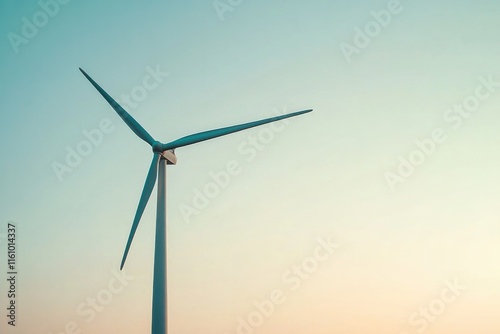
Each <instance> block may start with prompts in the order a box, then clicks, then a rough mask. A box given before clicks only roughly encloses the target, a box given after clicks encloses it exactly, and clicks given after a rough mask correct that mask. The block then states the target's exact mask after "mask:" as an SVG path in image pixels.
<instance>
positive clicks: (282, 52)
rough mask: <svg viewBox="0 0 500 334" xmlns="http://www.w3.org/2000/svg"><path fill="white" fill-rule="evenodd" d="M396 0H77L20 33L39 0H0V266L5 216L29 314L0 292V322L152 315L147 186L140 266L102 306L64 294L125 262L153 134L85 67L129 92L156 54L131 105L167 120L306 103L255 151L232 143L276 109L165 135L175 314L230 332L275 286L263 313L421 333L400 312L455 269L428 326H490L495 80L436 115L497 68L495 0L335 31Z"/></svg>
mask: <svg viewBox="0 0 500 334" xmlns="http://www.w3.org/2000/svg"><path fill="white" fill-rule="evenodd" d="M222 2H225V3H227V2H226V1H222ZM42 3H43V2H42ZM387 8H388V2H387V1H379V0H366V1H360V2H356V3H350V2H340V1H326V0H324V1H323V0H317V1H310V2H305V1H295V0H291V1H290V0H289V1H262V0H261V1H242V2H241V3H240V4H239V5H237V6H235V7H234V8H233V10H232V11H227V12H225V13H224V14H223V18H224V20H221V18H220V16H219V15H218V13H217V11H216V9H215V8H214V5H213V2H212V1H144V2H140V3H139V2H137V3H136V2H132V1H117V0H111V1H105V2H98V1H86V2H84V1H77V0H72V1H69V2H68V3H67V4H60V5H59V8H58V12H57V13H56V14H55V15H54V16H53V17H50V18H49V19H48V22H47V24H46V25H44V26H43V27H40V28H38V32H37V33H36V35H34V37H32V38H28V39H27V43H26V44H21V45H19V46H18V50H17V51H18V52H16V50H15V49H16V47H13V46H12V44H11V42H10V41H9V34H11V33H14V34H17V35H20V36H22V29H23V24H24V23H23V17H26V18H27V19H28V20H29V21H32V20H33V16H34V15H37V13H39V12H40V11H41V10H42V9H41V7H40V4H39V3H37V2H36V1H31V0H30V1H23V2H22V3H18V2H12V1H9V2H7V1H4V2H2V3H1V4H0V36H3V37H1V42H0V59H1V61H0V78H1V90H0V95H1V99H0V101H1V115H2V120H1V121H0V151H1V152H2V158H1V159H0V170H1V171H2V173H1V176H0V187H1V188H0V189H1V192H0V242H1V243H0V247H1V248H0V268H1V270H2V271H3V272H4V271H5V260H4V259H6V256H5V240H2V239H1V236H2V233H5V228H6V224H7V222H8V221H14V222H16V223H17V224H18V226H19V227H18V229H19V234H18V240H19V245H18V246H19V254H18V256H19V272H20V274H19V287H18V289H19V299H18V305H19V310H18V322H19V325H18V327H16V328H15V329H12V328H10V326H7V325H6V321H5V316H4V313H5V312H4V311H2V314H1V319H3V320H2V321H1V322H0V331H1V332H2V333H4V331H6V332H7V333H40V334H42V333H43V334H49V333H52V334H56V333H57V334H59V333H60V332H63V331H64V328H65V326H67V324H68V323H70V322H71V321H74V322H75V323H76V324H77V326H78V328H79V329H80V330H81V333H93V334H99V333H110V332H116V333H149V325H150V309H149V308H150V299H151V272H152V257H153V240H154V220H155V209H156V204H155V202H156V198H155V196H152V198H151V201H150V202H149V205H148V207H147V209H146V212H145V214H144V216H143V219H142V221H141V225H140V227H139V229H138V232H137V234H136V238H135V240H134V243H133V245H132V248H131V251H130V254H129V257H128V261H127V264H126V268H125V269H126V273H127V274H128V275H131V276H133V277H134V280H133V281H131V282H130V283H129V284H128V285H127V286H126V287H125V288H124V289H123V291H122V292H120V293H117V294H115V295H113V300H112V301H111V302H110V303H109V304H107V305H105V306H104V308H103V310H102V311H101V312H96V316H95V319H93V320H92V321H89V322H87V321H86V319H87V318H86V317H82V316H81V315H79V314H78V312H77V311H76V309H77V307H78V306H79V305H81V303H85V302H86V300H87V298H94V297H96V295H98V294H99V293H100V291H102V290H103V289H106V288H107V287H108V283H109V281H110V279H112V278H113V277H114V276H113V271H114V270H117V269H118V267H119V263H120V259H121V256H122V252H123V249H124V246H125V243H126V238H127V236H128V233H129V230H130V226H131V223H132V219H133V215H134V213H135V210H136V205H137V202H138V199H139V196H140V192H141V189H142V185H143V182H144V179H145V177H146V173H147V169H148V166H149V163H150V156H151V150H150V148H149V147H148V145H146V144H144V143H143V142H142V141H141V140H139V139H137V138H136V137H135V135H134V134H133V133H132V132H131V131H130V130H129V129H128V128H127V127H126V125H125V124H123V122H122V121H121V120H120V119H119V117H118V116H117V115H116V114H115V113H114V111H113V110H112V109H111V108H110V107H109V105H107V103H106V102H105V101H104V100H103V99H102V97H101V96H100V95H99V94H98V93H97V91H96V90H95V89H94V88H93V87H92V86H91V85H90V84H89V82H88V81H87V80H86V79H85V78H84V77H83V76H82V75H81V73H80V72H79V71H78V68H79V67H82V68H83V69H84V70H85V71H87V73H89V75H91V76H92V77H93V78H94V80H96V81H97V82H98V83H99V84H100V85H101V86H102V87H103V88H104V89H105V90H107V92H108V93H109V94H110V95H111V96H113V97H115V98H117V99H120V100H122V99H121V96H122V95H123V94H128V95H130V94H131V92H133V91H134V89H135V90H136V91H137V89H140V88H137V87H140V86H142V85H143V80H144V79H145V77H146V76H147V75H149V74H148V73H149V71H151V69H156V68H159V69H160V70H161V71H162V72H168V73H169V74H168V76H165V77H164V78H162V81H161V82H159V83H158V85H157V87H155V88H154V89H151V90H150V91H147V96H146V97H145V98H144V100H143V101H141V102H139V103H138V105H137V107H135V108H128V111H129V112H130V113H131V114H132V115H133V116H134V117H135V118H136V119H137V121H139V122H140V123H141V124H142V125H143V126H144V127H145V128H146V129H147V130H148V131H149V132H150V133H151V134H152V135H153V136H154V137H155V138H156V139H158V140H160V141H163V142H168V141H171V140H175V139H177V138H179V137H182V136H184V135H188V134H191V133H195V132H198V131H203V130H208V129H212V128H217V127H223V126H228V125H233V124H238V123H243V122H247V121H253V120H257V119H261V118H267V117H271V116H274V115H275V114H276V113H278V112H279V113H283V112H293V111H298V110H302V109H308V108H314V112H313V113H311V114H307V115H304V116H300V117H297V118H292V119H291V120H290V122H289V123H287V124H285V125H284V128H283V129H284V130H283V131H281V132H272V138H271V139H270V140H268V141H267V142H266V143H262V142H260V145H262V147H261V148H262V150H257V149H254V150H253V152H254V153H255V154H254V155H252V158H251V159H250V158H249V157H250V155H249V154H242V153H241V147H245V148H248V147H250V144H249V143H250V140H251V139H249V136H254V137H256V138H263V137H262V136H265V135H266V133H267V134H268V135H269V133H270V132H269V131H271V130H269V129H270V128H269V127H266V126H264V127H262V128H255V129H251V130H248V131H246V132H241V133H237V134H234V135H231V136H227V137H223V138H219V139H215V140H213V141H210V142H204V143H200V144H197V145H193V146H189V147H185V148H182V149H178V150H177V151H176V153H177V157H178V165H177V166H174V167H169V170H168V177H167V179H168V209H169V212H168V241H169V246H168V247H169V255H168V256H169V293H170V295H169V307H170V314H169V315H170V325H169V326H170V329H171V332H172V333H186V334H194V333H202V332H203V333H207V334H208V333H214V334H215V333H220V334H223V333H231V334H233V333H236V332H237V326H238V317H242V318H245V319H246V318H247V316H248V315H249V314H250V313H251V312H253V311H254V310H255V307H254V306H253V303H254V301H255V300H263V299H264V298H267V297H268V296H269V293H270V292H271V291H272V290H273V289H281V290H283V291H286V297H287V298H286V301H285V302H284V303H283V304H282V305H279V306H276V310H275V312H274V314H273V315H272V316H271V317H269V318H266V320H265V321H264V323H263V325H262V326H260V327H259V328H256V329H255V333H262V334H270V333H273V334H275V333H291V334H294V333H304V332H311V333H315V334H316V333H318V334H319V333H356V334H357V333H367V332H368V330H369V331H371V333H395V334H400V332H402V331H406V332H407V333H416V332H417V329H418V327H417V326H415V325H413V324H412V323H410V322H409V320H408V317H409V316H410V315H411V314H412V313H413V312H416V311H417V312H418V309H419V307H421V306H424V305H429V302H431V301H432V300H433V299H434V298H437V297H439V291H440V289H441V288H442V287H443V281H444V280H447V279H448V280H452V279H453V278H454V277H458V280H459V281H460V282H462V283H463V284H464V285H466V286H467V289H466V290H465V291H464V292H463V295H461V296H460V298H459V299H457V302H456V303H453V304H450V305H448V307H447V309H446V311H445V312H444V313H443V314H441V315H439V317H437V320H436V321H432V323H430V324H429V327H428V329H427V330H426V333H429V334H433V333H440V334H443V333H444V334H447V333H471V332H478V333H479V332H480V333H485V334H488V333H498V331H499V330H500V325H499V323H498V320H497V313H498V312H497V310H498V308H499V307H500V302H499V300H500V298H498V297H500V288H499V287H498V279H499V278H500V269H499V267H498V258H499V257H500V246H499V245H500V243H499V242H500V227H499V225H500V213H499V212H498V208H497V207H498V201H497V199H498V197H499V194H500V174H499V172H498V171H499V170H500V150H499V149H498V143H499V142H500V131H498V129H499V125H500V113H499V111H500V87H497V88H496V89H497V90H496V91H492V92H490V93H491V94H489V96H488V98H487V99H485V100H484V101H481V103H480V105H479V106H478V108H477V109H476V110H475V111H474V112H472V113H471V115H470V116H468V118H465V119H463V121H462V123H461V125H460V126H459V127H457V128H454V127H453V126H452V125H453V124H454V123H451V122H449V121H446V120H445V119H444V118H443V115H444V114H445V113H446V112H447V110H449V109H450V108H453V106H454V104H457V103H463V101H465V100H466V99H468V98H470V97H471V96H473V95H474V94H475V91H476V88H477V87H478V86H479V85H481V82H482V81H481V80H480V79H479V78H488V77H491V78H492V80H493V81H498V82H500V65H499V61H498V55H499V54H500V39H499V37H498V32H499V31H500V29H499V28H500V22H499V20H498V17H499V14H500V3H499V2H498V1H495V0H480V1H451V0H444V1H439V2H435V1H416V0H413V1H409V0H407V1H401V8H402V9H401V12H400V13H399V14H395V15H393V16H392V19H391V22H390V23H389V24H388V25H387V26H386V27H382V28H381V30H380V33H378V34H376V36H373V37H371V38H370V40H371V42H370V44H369V45H368V46H367V47H366V48H359V53H358V54H354V55H352V58H351V59H350V61H348V60H347V59H346V57H345V56H344V54H343V52H342V49H341V45H342V43H349V44H350V45H353V46H355V44H354V39H355V35H356V32H355V29H356V27H359V28H360V29H364V28H365V26H366V24H367V23H369V22H371V21H373V20H374V19H373V16H372V15H371V14H370V13H371V12H372V11H376V12H379V11H380V10H386V9H387ZM10 36H12V35H10ZM149 82H153V81H149ZM482 89H483V91H487V88H484V87H483V88H482ZM103 119H109V120H110V121H111V124H112V128H113V131H111V132H110V133H108V134H104V135H103V139H102V142H101V143H100V144H99V145H97V146H95V145H93V146H92V152H91V153H90V154H89V155H88V156H85V157H83V158H82V161H81V163H79V164H78V166H77V167H75V168H72V171H71V172H70V173H64V174H63V175H61V177H60V178H58V176H57V175H56V172H55V171H54V163H55V162H57V163H61V164H66V163H67V162H66V155H67V147H69V148H70V149H74V150H76V149H77V147H78V145H79V143H81V142H82V141H85V140H86V137H85V135H84V134H83V132H84V131H91V130H92V129H96V128H98V127H99V124H100V122H101V121H102V120H103ZM282 125H283V124H282ZM266 129H267V130H266ZM435 129H442V130H443V131H444V133H445V135H446V138H447V139H446V140H445V142H444V143H442V144H438V145H436V148H435V150H434V151H433V153H432V154H431V155H430V156H427V157H426V158H425V161H424V162H423V163H422V164H421V165H419V166H416V167H415V171H414V173H413V174H412V175H411V176H410V177H408V178H405V181H404V183H397V184H396V185H395V187H394V189H392V190H391V187H390V186H389V184H388V183H387V182H386V175H387V172H390V173H397V170H398V165H399V164H400V160H399V157H400V156H402V157H403V158H405V159H408V157H409V156H410V154H411V153H412V152H413V151H415V150H416V149H418V147H417V145H416V144H415V141H416V140H417V141H423V140H424V139H426V138H430V137H431V133H432V132H433V131H434V130H435ZM266 131H267V132H266ZM259 136H261V137H259ZM238 148H240V149H238ZM247 152H248V151H247ZM231 161H236V162H237V163H238V166H239V167H240V168H241V172H240V173H238V175H235V176H233V177H231V179H230V182H229V184H228V185H227V187H224V188H223V189H220V191H219V194H218V195H217V196H215V198H213V199H210V200H209V203H208V205H207V206H206V208H203V209H201V210H199V213H198V214H195V215H192V216H191V219H190V222H189V223H188V222H187V221H186V219H185V218H184V217H183V215H182V210H181V209H182V208H183V207H184V208H185V207H186V206H187V205H189V206H193V203H192V202H193V198H194V194H195V193H196V190H197V189H198V190H200V191H203V189H204V188H205V187H206V185H207V184H208V183H210V182H212V178H211V173H212V172H215V173H217V172H220V171H223V170H225V169H226V166H227V164H228V162H231ZM393 190H394V191H393ZM326 237H331V238H332V239H334V240H336V241H338V242H340V243H341V244H342V246H340V247H339V249H338V252H336V253H335V254H333V255H332V257H331V258H330V259H328V261H326V262H324V263H322V264H321V265H320V266H319V268H318V269H317V271H315V272H314V273H312V274H311V277H310V278H308V279H307V280H305V281H304V282H303V284H302V286H301V287H300V288H299V289H298V290H297V291H293V292H292V291H290V290H289V289H288V286H287V285H286V283H284V282H283V281H282V275H283V273H285V272H286V271H287V270H288V269H289V268H290V267H291V266H292V265H293V264H294V263H295V264H299V263H301V261H302V260H303V259H304V258H307V257H310V256H312V255H313V253H314V249H315V247H316V246H317V241H316V240H317V238H326ZM4 290H6V286H5V281H4V280H2V283H1V284H0V295H2V296H4V295H5V291H4ZM5 301H6V299H4V298H2V299H1V303H2V305H1V308H2V309H5V305H4V303H5Z"/></svg>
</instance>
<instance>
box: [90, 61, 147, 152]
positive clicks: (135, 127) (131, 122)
mask: <svg viewBox="0 0 500 334" xmlns="http://www.w3.org/2000/svg"><path fill="white" fill-rule="evenodd" d="M80 71H81V72H82V73H83V75H84V76H85V77H86V78H87V79H88V80H89V81H90V83H91V84H92V85H93V86H94V87H95V88H96V89H97V90H98V91H99V93H101V95H102V97H104V98H105V99H106V101H108V103H109V104H110V105H111V106H112V107H113V109H115V111H116V112H117V114H118V115H119V116H120V117H121V118H122V119H123V120H124V121H125V123H127V125H128V127H129V128H130V129H131V130H132V131H134V133H135V134H136V135H137V136H139V138H141V139H142V140H144V141H145V142H146V143H148V144H149V145H151V146H153V143H154V142H155V140H154V138H153V137H151V135H150V134H149V133H148V132H147V131H146V130H145V129H144V128H143V127H142V126H141V125H140V124H139V123H138V122H137V121H136V120H135V119H134V118H133V117H132V116H130V114H129V113H128V112H127V111H126V110H125V109H123V108H122V106H121V105H119V104H118V102H116V101H115V100H114V99H113V98H112V97H111V96H109V94H108V93H106V91H104V89H102V88H101V86H99V85H98V84H97V83H96V82H95V81H94V80H93V79H92V78H91V77H90V76H89V75H88V74H87V73H85V71H84V70H82V69H81V68H80Z"/></svg>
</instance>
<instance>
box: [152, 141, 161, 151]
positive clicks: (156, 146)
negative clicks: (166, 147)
mask: <svg viewBox="0 0 500 334" xmlns="http://www.w3.org/2000/svg"><path fill="white" fill-rule="evenodd" d="M161 145H162V143H160V142H159V141H155V142H154V143H153V152H155V153H161V152H163V150H162V149H161Z"/></svg>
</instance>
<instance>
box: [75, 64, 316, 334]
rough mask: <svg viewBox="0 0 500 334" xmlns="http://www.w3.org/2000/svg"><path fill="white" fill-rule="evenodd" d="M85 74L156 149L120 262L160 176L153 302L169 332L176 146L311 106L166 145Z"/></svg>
mask: <svg viewBox="0 0 500 334" xmlns="http://www.w3.org/2000/svg"><path fill="white" fill-rule="evenodd" d="M80 71H81V72H82V73H83V75H84V76H85V77H86V78H87V79H88V80H89V81H90V83H91V84H92V85H93V86H94V87H95V88H96V89H97V91H98V92H99V93H100V94H101V95H102V97H104V99H106V101H108V103H109V104H110V105H111V107H113V109H114V110H115V111H116V113H117V114H118V116H120V117H121V118H122V119H123V121H124V122H125V123H126V124H127V125H128V127H129V128H130V129H131V130H132V131H133V132H134V133H135V134H136V135H137V136H138V137H139V138H141V139H142V140H144V141H145V142H146V143H148V144H149V145H150V146H151V148H152V149H153V160H152V161H151V165H150V167H149V171H148V175H147V177H146V182H145V183H144V188H143V190H142V194H141V198H140V200H139V205H138V207H137V211H136V213H135V217H134V221H133V223H132V228H131V230H130V234H129V237H128V240H127V244H126V246H125V252H124V253H123V258H122V261H121V264H120V270H122V269H123V266H124V264H125V260H126V259H127V255H128V252H129V250H130V245H131V244H132V240H133V239H134V235H135V231H136V230H137V226H138V225H139V221H140V220H141V217H142V214H143V212H144V209H145V208H146V204H147V203H148V200H149V197H150V196H151V193H152V192H153V188H154V185H155V183H156V179H157V178H158V197H157V206H156V230H155V251H154V268H153V301H152V320H151V333H152V334H166V333H167V225H166V224H167V204H166V197H167V191H166V190H167V184H166V174H167V171H166V169H167V165H175V164H176V163H177V157H176V156H175V149H176V148H179V147H182V146H187V145H191V144H195V143H199V142H202V141H205V140H208V139H212V138H217V137H220V136H224V135H227V134H230V133H234V132H238V131H241V130H245V129H249V128H253V127H256V126H259V125H263V124H266V123H270V122H275V121H279V120H282V119H285V118H289V117H294V116H298V115H302V114H305V113H308V112H311V111H312V109H308V110H302V111H297V112H294V113H290V114H286V115H282V116H276V117H271V118H266V119H263V120H259V121H254V122H250V123H244V124H239V125H234V126H228V127H225V128H220V129H215V130H209V131H204V132H199V133H195V134H192V135H189V136H186V137H182V138H180V139H177V140H174V141H172V142H169V143H166V144H163V143H161V142H159V141H157V140H155V139H154V138H153V137H152V136H151V135H150V134H149V133H148V132H147V131H146V130H145V129H144V128H143V127H142V126H141V125H140V124H139V123H138V122H137V121H136V120H135V119H134V118H133V117H132V116H130V114H129V113H127V111H125V109H123V108H122V107H121V106H120V105H119V104H118V103H117V102H116V101H115V100H114V99H113V98H112V97H111V96H109V94H108V93H106V92H105V91H104V89H102V88H101V87H100V86H99V85H98V84H97V83H96V82H95V81H94V80H93V79H92V78H91V77H90V76H89V75H88V74H87V73H85V71H84V70H82V69H81V68H80Z"/></svg>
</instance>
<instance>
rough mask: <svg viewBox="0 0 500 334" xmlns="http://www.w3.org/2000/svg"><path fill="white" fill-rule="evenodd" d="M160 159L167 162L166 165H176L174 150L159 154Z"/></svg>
mask: <svg viewBox="0 0 500 334" xmlns="http://www.w3.org/2000/svg"><path fill="white" fill-rule="evenodd" d="M160 155H161V156H162V158H164V159H165V160H167V165H176V164H177V157H176V156H175V150H166V151H163V152H161V153H160Z"/></svg>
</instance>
